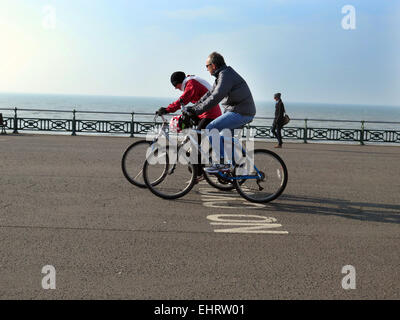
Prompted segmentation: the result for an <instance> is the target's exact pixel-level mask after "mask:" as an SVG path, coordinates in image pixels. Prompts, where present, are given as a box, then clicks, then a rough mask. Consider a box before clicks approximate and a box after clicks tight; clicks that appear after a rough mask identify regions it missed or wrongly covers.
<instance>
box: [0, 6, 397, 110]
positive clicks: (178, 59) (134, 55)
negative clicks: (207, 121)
mask: <svg viewBox="0 0 400 320" xmlns="http://www.w3.org/2000/svg"><path fill="white" fill-rule="evenodd" d="M345 5H353V6H354V8H355V10H356V16H355V17H356V20H355V21H356V22H355V27H356V29H353V30H345V29H343V28H342V19H343V18H344V17H345V16H346V14H343V13H342V7H343V6H345ZM49 6H50V7H49ZM0 40H1V47H0V92H27V93H28V92H29V93H71V94H96V95H97V94H99V95H128V96H156V97H176V94H177V93H176V92H175V89H173V87H172V85H171V84H170V82H169V78H170V74H171V73H172V72H174V71H177V70H182V71H185V72H186V73H189V74H196V75H198V76H201V77H204V78H205V79H206V80H208V81H210V82H213V81H214V78H212V77H211V76H210V75H209V74H208V73H207V72H206V68H205V60H206V58H207V56H208V54H209V53H211V52H212V51H218V52H220V53H221V54H222V55H224V57H225V60H226V62H227V64H228V65H231V66H232V67H233V68H234V69H236V71H238V72H239V73H240V74H241V75H242V76H243V77H244V78H245V80H246V81H247V82H248V84H249V86H250V88H251V90H252V92H253V95H254V98H255V99H256V100H272V96H273V94H274V92H278V91H279V92H282V94H283V96H284V98H285V100H287V101H299V102H301V101H305V102H326V103H352V104H353V103H354V104H387V105H400V0H375V1H371V0H360V1H355V0H346V1H337V0H323V1H322V0H263V1H251V0H250V1H244V0H242V1H236V0H229V1H225V0H213V1H207V0H201V1H187V0H185V1H180V0H175V1H173V2H170V1H154V0H146V1H142V0H141V1H133V0H47V1H42V0H1V1H0Z"/></svg>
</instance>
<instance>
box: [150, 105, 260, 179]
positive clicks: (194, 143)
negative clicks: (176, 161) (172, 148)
mask: <svg viewBox="0 0 400 320" xmlns="http://www.w3.org/2000/svg"><path fill="white" fill-rule="evenodd" d="M182 110H183V111H184V108H182ZM157 117H158V115H156V116H155V117H154V122H156V119H157ZM160 117H161V119H162V125H161V128H160V130H159V132H158V134H157V136H156V137H155V138H154V139H153V144H152V148H154V142H156V141H157V140H158V139H160V137H162V136H165V138H166V140H167V141H168V143H169V142H171V139H170V136H169V133H168V132H167V131H166V130H165V128H166V127H168V121H167V120H166V119H165V117H164V116H162V115H161V116H160ZM191 130H193V129H191ZM193 131H194V132H196V133H197V134H201V131H200V130H193ZM188 140H190V142H191V145H192V146H194V149H196V150H198V151H200V153H201V155H202V156H204V158H206V159H208V164H210V165H211V164H212V163H211V161H210V158H209V153H208V152H207V153H206V152H205V151H204V150H203V148H202V147H201V145H199V143H198V141H197V139H195V138H193V136H192V135H190V134H186V135H185V136H184V138H183V141H182V142H181V143H180V144H179V145H178V147H177V149H178V150H179V148H181V147H182V146H183V145H184V144H186V143H187V142H188ZM232 141H233V144H234V147H233V150H235V147H239V148H241V150H242V153H243V154H244V155H246V150H245V149H244V148H243V146H242V145H241V143H240V142H239V139H237V138H235V137H232ZM232 160H233V163H232V165H233V166H236V164H235V159H232ZM249 161H250V163H249V165H250V166H251V167H254V169H255V171H256V175H240V176H235V177H232V176H228V175H226V174H224V173H223V172H218V173H217V174H216V175H218V176H219V177H221V178H222V179H224V180H228V181H233V180H243V179H260V178H261V174H260V171H259V170H258V169H257V167H256V166H255V164H254V161H253V160H252V159H251V158H249Z"/></svg>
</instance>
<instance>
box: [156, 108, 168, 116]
mask: <svg viewBox="0 0 400 320" xmlns="http://www.w3.org/2000/svg"><path fill="white" fill-rule="evenodd" d="M167 113H168V112H167V108H164V107H161V108H160V109H158V110H157V111H156V114H157V115H159V116H163V115H164V114H167Z"/></svg>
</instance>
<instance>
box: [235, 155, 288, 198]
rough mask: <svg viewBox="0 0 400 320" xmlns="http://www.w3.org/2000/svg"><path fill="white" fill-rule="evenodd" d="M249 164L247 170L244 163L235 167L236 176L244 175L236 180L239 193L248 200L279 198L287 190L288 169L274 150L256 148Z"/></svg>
mask: <svg viewBox="0 0 400 320" xmlns="http://www.w3.org/2000/svg"><path fill="white" fill-rule="evenodd" d="M245 159H246V158H245ZM248 164H249V166H248V167H249V169H247V170H246V168H245V166H244V163H241V164H239V165H237V166H236V167H235V170H234V176H235V177H236V178H237V177H243V179H240V180H234V185H235V188H236V190H237V191H238V193H239V194H240V195H241V196H242V197H243V198H245V199H246V200H248V201H251V202H258V203H265V202H270V201H272V200H275V199H276V198H278V197H279V196H280V195H281V194H282V192H283V191H284V190H285V188H286V185H287V181H288V171H287V168H286V165H285V163H284V162H283V160H282V159H281V158H280V157H279V156H278V155H277V154H276V153H274V152H272V151H269V150H264V149H256V150H254V157H253V159H251V160H250V161H249V162H248ZM246 176H247V178H245V177H246ZM255 176H257V179H255V178H254V177H255Z"/></svg>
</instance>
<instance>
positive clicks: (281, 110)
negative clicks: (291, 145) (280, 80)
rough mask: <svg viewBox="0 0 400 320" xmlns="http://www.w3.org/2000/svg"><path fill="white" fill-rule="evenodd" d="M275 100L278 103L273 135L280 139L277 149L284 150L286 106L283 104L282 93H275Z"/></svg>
mask: <svg viewBox="0 0 400 320" xmlns="http://www.w3.org/2000/svg"><path fill="white" fill-rule="evenodd" d="M274 99H275V101H276V104H275V119H274V122H273V124H272V129H271V131H272V133H273V134H274V135H275V137H276V138H277V139H278V144H277V145H276V146H275V148H282V133H281V130H282V127H283V118H284V115H285V106H284V104H283V102H282V99H281V94H280V93H275V94H274Z"/></svg>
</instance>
